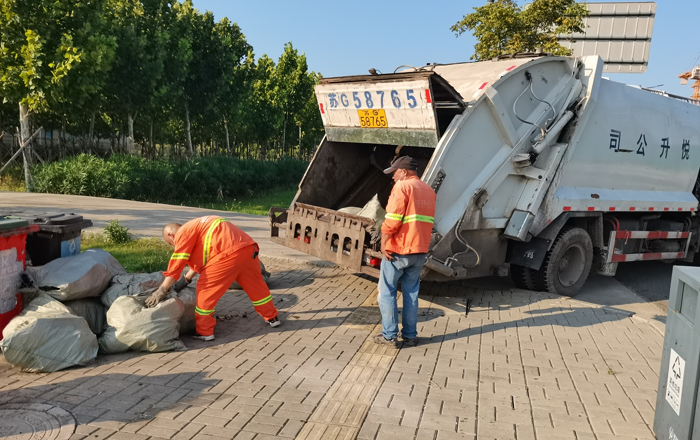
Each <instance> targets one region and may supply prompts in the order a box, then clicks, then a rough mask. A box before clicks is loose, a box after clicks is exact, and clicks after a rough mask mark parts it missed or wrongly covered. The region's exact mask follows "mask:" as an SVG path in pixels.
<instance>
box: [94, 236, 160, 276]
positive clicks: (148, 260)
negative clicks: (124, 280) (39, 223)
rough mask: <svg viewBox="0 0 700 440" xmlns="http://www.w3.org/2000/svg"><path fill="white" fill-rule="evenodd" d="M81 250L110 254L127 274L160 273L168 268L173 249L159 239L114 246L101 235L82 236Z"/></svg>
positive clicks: (138, 240)
mask: <svg viewBox="0 0 700 440" xmlns="http://www.w3.org/2000/svg"><path fill="white" fill-rule="evenodd" d="M80 248H81V250H82V251H84V250H86V249H92V248H100V249H104V250H105V251H107V252H109V253H110V254H112V256H113V257H114V258H116V259H117V261H119V263H120V264H121V265H122V266H124V269H126V271H127V272H129V273H138V272H142V273H151V272H162V271H164V270H165V269H167V267H168V261H170V256H171V255H172V252H173V248H172V247H171V246H169V245H168V244H167V243H165V242H164V241H163V240H162V239H160V238H139V239H136V240H132V241H129V242H128V243H122V244H115V243H113V242H111V241H110V240H109V239H107V238H106V237H105V236H104V235H102V234H84V235H83V237H82V238H81V246H80Z"/></svg>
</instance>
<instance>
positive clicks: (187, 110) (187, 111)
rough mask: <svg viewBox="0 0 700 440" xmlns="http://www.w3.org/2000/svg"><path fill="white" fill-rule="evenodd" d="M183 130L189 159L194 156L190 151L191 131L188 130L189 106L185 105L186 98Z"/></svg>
mask: <svg viewBox="0 0 700 440" xmlns="http://www.w3.org/2000/svg"><path fill="white" fill-rule="evenodd" d="M185 129H186V130H187V152H188V153H189V155H190V157H192V156H194V150H192V131H191V129H190V106H189V105H188V104H187V98H185Z"/></svg>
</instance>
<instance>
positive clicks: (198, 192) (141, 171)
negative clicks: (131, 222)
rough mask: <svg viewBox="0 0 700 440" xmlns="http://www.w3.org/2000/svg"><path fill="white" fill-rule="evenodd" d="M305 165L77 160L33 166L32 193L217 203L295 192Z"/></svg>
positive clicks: (290, 162) (223, 160)
mask: <svg viewBox="0 0 700 440" xmlns="http://www.w3.org/2000/svg"><path fill="white" fill-rule="evenodd" d="M307 165H308V163H307V162H305V161H301V160H297V159H290V158H287V159H280V160H277V161H265V162H263V161H258V160H254V159H237V158H231V157H201V158H195V159H182V160H171V161H168V160H155V161H152V160H146V159H142V158H139V157H134V156H127V155H113V156H111V157H110V158H108V159H101V158H98V157H94V156H89V155H86V154H82V155H80V156H76V157H72V158H68V159H65V160H63V161H61V162H54V163H50V164H43V165H38V166H36V167H35V171H34V178H35V181H36V190H37V191H38V192H47V193H56V194H78V195H86V196H96V197H112V198H119V199H130V200H139V201H146V202H160V203H177V204H181V203H193V202H202V203H206V202H217V201H221V200H231V199H239V198H244V197H250V196H252V195H257V194H261V193H265V192H269V191H270V190H274V189H278V188H289V187H291V186H295V185H296V184H297V183H298V182H299V180H301V178H302V176H303V175H304V171H305V170H306V167H307Z"/></svg>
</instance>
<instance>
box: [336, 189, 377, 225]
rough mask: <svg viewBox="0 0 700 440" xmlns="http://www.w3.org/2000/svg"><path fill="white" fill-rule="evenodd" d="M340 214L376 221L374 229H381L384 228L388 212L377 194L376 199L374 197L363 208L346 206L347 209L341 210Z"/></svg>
mask: <svg viewBox="0 0 700 440" xmlns="http://www.w3.org/2000/svg"><path fill="white" fill-rule="evenodd" d="M338 212H343V213H345V214H352V215H357V216H359V217H366V218H370V219H372V220H374V229H380V228H381V227H382V223H384V217H385V216H386V211H385V210H384V208H382V204H381V203H379V195H377V194H375V195H374V197H372V199H371V200H370V201H369V202H367V203H366V204H365V206H363V207H362V208H358V207H356V206H346V207H345V208H340V209H339V210H338Z"/></svg>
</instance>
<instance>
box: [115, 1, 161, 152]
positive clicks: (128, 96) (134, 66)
mask: <svg viewBox="0 0 700 440" xmlns="http://www.w3.org/2000/svg"><path fill="white" fill-rule="evenodd" d="M168 3H169V2H168V1H167V0H110V8H109V10H110V20H111V22H112V32H113V33H114V35H115V36H116V37H117V40H118V41H119V47H118V48H117V56H116V61H115V64H114V68H113V69H112V72H111V75H110V80H109V85H108V87H107V92H106V94H107V96H108V99H109V101H110V106H111V109H112V110H114V111H115V112H116V113H117V115H119V116H120V117H121V118H124V119H126V123H127V130H128V138H127V150H128V152H129V154H134V153H135V152H136V151H135V147H134V122H135V121H136V119H137V118H138V116H139V115H140V114H143V113H146V112H149V111H150V110H151V106H152V104H153V101H154V99H155V94H156V93H157V90H158V88H159V84H160V81H161V79H162V76H163V68H164V62H165V50H164V48H165V45H166V42H167V40H168V34H167V27H168V25H169V20H170V18H171V17H170V16H171V8H170V5H169V4H168ZM124 119H122V120H124Z"/></svg>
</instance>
